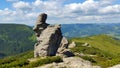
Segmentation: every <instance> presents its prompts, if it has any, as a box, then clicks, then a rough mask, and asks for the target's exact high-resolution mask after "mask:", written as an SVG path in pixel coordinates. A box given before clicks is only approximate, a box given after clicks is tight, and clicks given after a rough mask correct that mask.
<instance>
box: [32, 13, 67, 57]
mask: <svg viewBox="0 0 120 68" xmlns="http://www.w3.org/2000/svg"><path fill="white" fill-rule="evenodd" d="M46 19H47V14H45V13H42V14H41V15H39V16H38V19H37V22H36V24H35V27H34V28H33V30H34V32H35V33H36V37H37V43H36V44H35V46H34V57H38V56H55V55H56V53H58V52H61V51H63V50H64V49H66V48H67V45H68V41H67V39H66V38H64V37H63V36H62V33H61V29H60V28H61V26H60V25H49V24H47V23H46ZM58 48H59V50H58Z"/></svg>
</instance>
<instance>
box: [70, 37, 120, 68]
mask: <svg viewBox="0 0 120 68" xmlns="http://www.w3.org/2000/svg"><path fill="white" fill-rule="evenodd" d="M70 41H74V42H75V43H76V44H77V46H76V47H75V48H72V49H71V50H72V51H73V52H77V53H83V54H85V55H84V56H81V57H82V58H83V59H86V60H89V61H91V62H93V64H96V65H100V66H102V67H103V68H106V67H109V66H113V65H115V64H119V63H120V58H119V57H120V40H116V39H115V38H113V37H110V36H107V35H96V36H91V37H85V38H72V39H70ZM84 43H88V44H89V46H82V45H83V44H84ZM91 55H92V56H91Z"/></svg>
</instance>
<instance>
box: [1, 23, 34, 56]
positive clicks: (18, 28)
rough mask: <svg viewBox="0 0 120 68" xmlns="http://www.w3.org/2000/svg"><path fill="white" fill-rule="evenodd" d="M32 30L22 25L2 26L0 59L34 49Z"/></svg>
mask: <svg viewBox="0 0 120 68" xmlns="http://www.w3.org/2000/svg"><path fill="white" fill-rule="evenodd" d="M34 42H35V41H34V38H33V31H32V28H31V27H29V26H26V25H20V24H0V57H4V56H9V55H16V54H18V53H22V52H25V51H28V50H31V49H33V45H34Z"/></svg>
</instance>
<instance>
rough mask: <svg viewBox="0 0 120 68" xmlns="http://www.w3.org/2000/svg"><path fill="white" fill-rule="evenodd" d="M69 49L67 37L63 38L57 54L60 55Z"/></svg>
mask: <svg viewBox="0 0 120 68" xmlns="http://www.w3.org/2000/svg"><path fill="white" fill-rule="evenodd" d="M67 48H68V40H67V39H66V38H65V37H63V38H62V41H61V44H60V47H59V49H58V51H57V52H58V53H60V52H61V51H63V50H64V49H67Z"/></svg>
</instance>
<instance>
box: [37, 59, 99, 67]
mask: <svg viewBox="0 0 120 68" xmlns="http://www.w3.org/2000/svg"><path fill="white" fill-rule="evenodd" d="M37 68H101V67H100V66H93V65H92V64H91V62H89V61H86V60H83V59H82V58H79V57H68V58H63V62H61V63H51V64H46V65H44V66H41V67H37Z"/></svg>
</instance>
